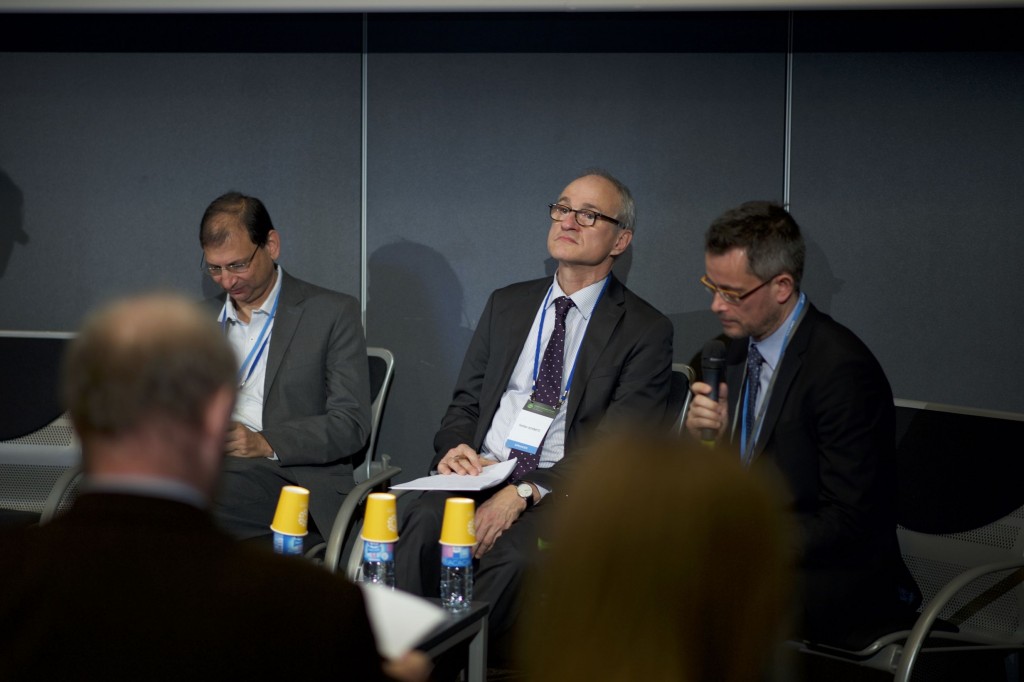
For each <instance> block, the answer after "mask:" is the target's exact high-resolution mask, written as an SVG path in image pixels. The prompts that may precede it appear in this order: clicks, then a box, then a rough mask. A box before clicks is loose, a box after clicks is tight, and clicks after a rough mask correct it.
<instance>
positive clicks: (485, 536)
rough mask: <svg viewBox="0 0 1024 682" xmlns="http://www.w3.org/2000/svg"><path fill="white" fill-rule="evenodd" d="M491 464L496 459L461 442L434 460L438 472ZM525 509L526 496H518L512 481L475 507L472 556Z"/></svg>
mask: <svg viewBox="0 0 1024 682" xmlns="http://www.w3.org/2000/svg"><path fill="white" fill-rule="evenodd" d="M492 464H497V462H495V461H493V460H490V459H484V458H483V457H481V456H480V455H479V454H477V452H476V451H475V450H474V449H473V448H471V447H469V446H468V445H466V444H465V443H463V444H461V445H457V446H455V447H454V448H452V449H451V450H449V451H448V452H446V453H445V455H444V457H442V458H441V461H440V462H438V463H437V472H438V473H439V474H457V475H459V476H478V475H479V474H480V472H481V471H483V470H484V467H486V466H490V465H492ZM525 510H526V500H524V499H522V498H521V497H519V495H518V493H516V488H515V486H513V485H507V486H505V487H504V488H502V489H501V490H499V491H498V492H496V493H495V494H494V495H492V496H491V497H490V499H488V500H487V501H486V502H484V503H483V504H481V505H480V506H479V507H477V510H476V516H475V517H474V521H475V523H476V542H477V544H476V549H475V550H474V551H473V556H474V557H476V558H478V559H479V558H480V557H482V556H483V555H484V554H487V552H489V551H491V548H492V547H494V543H495V542H496V541H497V539H498V538H500V537H501V534H502V533H504V532H505V531H506V530H508V529H509V527H510V526H511V525H512V524H513V523H515V521H516V519H518V518H519V515H520V514H522V513H523V512H524V511H525Z"/></svg>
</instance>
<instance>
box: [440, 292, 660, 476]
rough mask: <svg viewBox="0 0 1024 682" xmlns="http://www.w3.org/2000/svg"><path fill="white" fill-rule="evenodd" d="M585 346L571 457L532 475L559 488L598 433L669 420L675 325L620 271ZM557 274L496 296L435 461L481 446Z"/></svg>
mask: <svg viewBox="0 0 1024 682" xmlns="http://www.w3.org/2000/svg"><path fill="white" fill-rule="evenodd" d="M611 278H612V279H611V282H609V284H608V290H607V291H606V292H605V295H604V296H603V297H602V298H601V300H600V301H599V302H598V304H597V307H596V308H595V309H594V315H593V317H592V319H591V320H590V324H589V325H588V326H587V332H586V335H585V336H584V338H583V343H582V345H581V346H580V353H579V358H578V360H577V364H576V375H575V378H574V379H573V387H572V391H571V392H570V393H569V400H568V404H567V406H566V409H567V410H568V412H567V414H566V422H565V423H566V434H565V456H564V457H563V458H562V460H561V461H559V462H558V463H557V464H555V466H553V467H551V468H549V469H538V470H536V471H535V472H533V473H532V474H530V475H529V476H527V477H526V480H529V481H532V482H534V483H538V484H540V485H543V486H544V487H546V488H548V489H550V490H557V489H558V484H559V482H560V481H563V480H564V479H565V478H566V476H567V475H568V476H569V477H571V471H572V469H573V467H574V466H575V465H576V464H577V463H578V461H577V459H574V457H573V454H574V453H576V452H578V451H579V450H580V449H581V448H583V447H585V446H586V444H587V443H589V442H590V441H591V440H592V438H593V437H594V435H595V433H597V432H599V431H605V432H607V431H611V430H614V429H615V428H616V427H617V425H630V426H633V425H635V424H636V423H637V422H642V423H652V424H653V423H657V424H663V423H664V414H665V407H666V405H667V403H668V391H669V383H670V380H671V375H672V323H671V322H670V321H669V320H668V318H667V317H665V316H664V315H662V314H661V313H660V312H658V311H657V310H655V309H654V308H653V307H652V306H651V305H650V304H648V303H647V302H646V301H644V300H643V299H641V298H640V297H638V296H637V295H636V294H634V293H633V292H631V291H630V290H629V289H627V288H626V287H624V286H623V285H622V283H621V282H619V280H618V279H616V277H615V276H614V275H612V276H611ZM550 285H551V278H550V277H548V278H544V279H538V280H533V281H529V282H520V283H518V284H512V285H510V286H507V287H505V288H503V289H499V290H497V291H495V292H494V293H492V294H491V297H490V299H489V300H488V302H487V306H486V307H485V308H484V312H483V315H481V317H480V321H479V323H478V324H477V328H476V332H475V333H474V334H473V339H472V341H471V342H470V345H469V348H468V350H467V351H466V358H465V360H464V362H463V365H462V370H461V372H460V373H459V378H458V381H457V383H456V385H455V391H454V394H453V396H452V402H451V405H450V406H449V407H448V411H447V413H446V414H445V416H444V419H443V420H442V422H441V429H440V431H438V433H437V435H436V436H435V437H434V450H435V452H436V453H437V454H436V455H435V457H434V461H433V466H434V467H436V466H437V463H438V462H439V461H440V459H441V457H443V456H444V454H445V453H446V452H447V451H448V450H449V449H450V448H453V447H455V446H456V445H459V444H460V443H466V444H468V445H470V446H472V447H473V449H475V450H478V451H479V449H480V447H481V445H482V444H483V441H484V437H485V436H486V434H487V430H488V429H489V428H490V426H491V421H492V420H493V419H494V415H495V413H496V412H497V410H498V404H499V402H500V400H501V396H502V395H503V394H504V393H505V391H506V389H507V388H508V382H509V379H510V378H511V376H512V372H513V370H514V369H515V365H516V361H517V360H518V359H519V354H520V352H521V351H522V349H523V344H525V343H526V337H527V335H528V334H529V332H530V327H531V325H532V324H533V319H534V317H535V316H536V313H537V310H538V309H539V308H540V305H541V303H542V302H543V301H544V296H545V295H546V294H547V291H548V287H549V286H550Z"/></svg>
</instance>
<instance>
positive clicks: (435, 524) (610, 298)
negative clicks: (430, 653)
mask: <svg viewBox="0 0 1024 682" xmlns="http://www.w3.org/2000/svg"><path fill="white" fill-rule="evenodd" d="M549 213H550V218H551V224H550V228H549V231H548V238H547V245H548V251H549V252H550V254H551V256H552V258H554V259H555V260H557V261H558V270H557V272H556V273H555V276H554V278H544V279H538V280H533V281H529V282H521V283H519V284H512V285H510V286H508V287H505V288H503V289H499V290H498V291H495V292H494V293H492V294H491V297H490V300H489V301H488V302H487V306H486V307H485V308H484V311H483V314H482V315H481V317H480V321H479V323H478V324H477V328H476V332H475V333H474V335H473V339H472V341H471V342H470V345H469V349H468V350H467V351H466V357H465V361H464V363H463V366H462V370H461V372H460V374H459V378H458V382H457V384H456V386H455V392H454V395H453V397H452V402H451V405H450V406H449V407H448V411H447V413H446V414H445V416H444V419H443V420H442V423H441V429H440V431H438V433H437V435H436V436H435V438H434V450H435V452H436V456H435V457H434V460H433V466H434V467H435V468H436V469H437V471H438V472H439V473H442V474H449V473H457V474H466V475H474V474H478V473H479V472H480V471H482V468H483V467H485V466H488V465H491V464H494V463H496V462H499V461H505V460H508V459H510V458H515V459H516V460H517V462H518V464H517V465H516V469H515V471H514V472H513V473H512V476H511V478H510V480H509V481H508V483H506V484H502V485H500V486H498V487H497V488H492V489H490V490H488V491H485V492H484V493H483V494H480V495H478V497H477V502H478V509H477V512H476V537H477V541H478V543H479V544H478V545H477V547H476V550H475V557H476V561H477V562H478V566H477V569H476V585H475V591H474V598H476V599H480V600H483V601H487V602H489V603H490V606H491V616H490V634H491V635H492V637H493V638H500V637H502V635H504V634H506V633H507V632H508V631H509V630H510V628H511V627H512V625H513V623H514V621H515V618H516V615H517V614H518V611H519V607H520V604H519V599H518V594H517V592H518V588H519V584H520V581H521V579H522V576H523V572H524V570H525V569H526V568H528V567H529V565H530V564H531V563H533V561H534V560H535V559H536V558H537V557H536V551H537V544H538V542H537V541H538V537H539V528H540V524H541V523H542V521H543V520H544V518H545V517H546V516H547V515H549V514H550V513H551V512H550V511H549V510H551V509H553V508H557V506H558V502H559V499H558V498H559V497H561V496H564V494H565V483H566V481H568V480H571V478H572V477H573V472H574V471H575V469H576V467H577V466H578V465H579V463H580V461H581V458H584V457H586V454H585V452H584V450H585V448H586V446H587V445H588V444H590V443H592V442H594V441H595V440H596V439H597V438H599V437H600V436H601V434H602V433H607V432H611V431H613V430H615V429H617V428H618V427H625V426H635V424H636V422H642V423H645V424H646V423H649V424H658V425H660V424H662V423H663V419H664V415H665V407H666V403H667V400H668V392H669V383H670V376H671V364H672V325H671V323H670V322H669V320H668V318H666V317H665V316H664V315H662V314H661V313H660V312H658V311H657V310H655V309H654V308H653V307H651V306H650V305H649V304H648V303H647V302H645V301H643V300H642V299H641V298H639V297H638V296H637V295H636V294H634V293H633V292H631V291H630V290H629V289H627V288H626V287H625V286H623V285H622V283H620V282H619V280H618V279H616V277H615V275H613V274H612V272H611V270H612V264H613V263H614V262H615V259H616V257H618V256H619V255H620V254H621V253H622V252H623V251H625V250H626V248H627V247H628V246H629V244H630V241H631V240H632V238H633V223H634V216H635V209H634V204H633V198H632V196H631V194H630V192H629V190H628V189H627V188H626V187H625V185H623V184H622V183H621V182H619V181H618V180H616V179H615V178H613V177H612V176H611V175H608V174H607V173H604V172H603V171H595V172H591V173H588V174H586V175H583V176H582V177H579V178H577V179H576V180H574V181H573V182H572V183H570V184H569V186H568V187H566V188H565V189H564V190H563V191H562V193H561V194H560V195H559V198H558V199H557V201H556V202H555V203H553V204H551V205H550V208H549ZM529 420H533V421H534V424H536V423H537V420H540V421H541V423H543V424H545V425H546V426H545V427H544V428H543V429H542V430H541V431H540V434H539V435H542V436H543V439H542V440H541V439H540V438H539V436H538V438H537V439H535V440H533V441H530V440H529V439H526V438H525V437H523V436H521V435H520V434H521V433H522V432H523V431H524V429H523V428H521V425H523V424H524V423H525V422H526V421H529ZM527 430H528V429H527ZM534 433H537V432H534ZM538 441H539V442H538ZM446 497H447V495H446V494H443V493H429V494H426V495H424V496H423V497H421V498H420V499H419V500H417V501H416V503H415V504H414V505H413V506H412V507H411V508H410V509H409V510H408V513H407V514H406V515H405V516H406V518H405V522H404V525H403V527H402V528H401V538H402V539H401V541H400V543H399V544H398V556H397V564H396V574H397V580H398V586H399V587H401V588H403V589H406V590H409V591H411V592H414V593H417V594H422V595H426V596H437V595H438V591H439V580H440V567H439V564H440V550H439V547H438V537H439V534H440V533H439V531H440V521H441V517H442V512H443V505H444V500H445V498H446Z"/></svg>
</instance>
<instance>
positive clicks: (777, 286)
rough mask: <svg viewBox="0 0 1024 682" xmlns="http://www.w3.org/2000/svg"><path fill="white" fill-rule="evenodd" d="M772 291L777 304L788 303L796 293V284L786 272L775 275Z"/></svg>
mask: <svg viewBox="0 0 1024 682" xmlns="http://www.w3.org/2000/svg"><path fill="white" fill-rule="evenodd" d="M773 289H774V293H775V300H776V301H778V302H779V303H785V302H786V301H788V300H789V299H790V297H791V296H793V294H795V293H796V283H795V282H794V281H793V275H791V274H789V273H788V272H783V273H782V274H781V275H776V276H775V282H774V287H773Z"/></svg>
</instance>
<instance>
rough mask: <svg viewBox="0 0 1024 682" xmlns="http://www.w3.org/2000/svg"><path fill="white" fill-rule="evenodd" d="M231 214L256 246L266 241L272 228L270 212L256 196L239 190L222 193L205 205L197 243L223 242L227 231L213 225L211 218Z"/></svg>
mask: <svg viewBox="0 0 1024 682" xmlns="http://www.w3.org/2000/svg"><path fill="white" fill-rule="evenodd" d="M223 214H227V215H233V216H235V218H237V219H238V221H239V222H240V223H241V224H242V225H244V226H245V229H246V230H248V231H249V239H251V240H252V243H253V244H255V245H256V246H264V245H266V243H267V235H269V234H270V231H271V230H273V229H274V223H273V222H271V220H270V214H269V213H268V212H267V207H266V206H264V205H263V202H262V201H260V200H259V199H257V198H256V197H250V196H246V195H245V194H242V193H241V192H227V193H226V194H222V195H220V196H219V197H217V198H216V199H214V200H213V202H212V203H210V205H209V206H207V207H206V211H205V212H204V213H203V219H202V221H200V223H199V245H200V246H203V247H205V246H217V245H218V244H222V243H224V240H225V239H227V237H228V231H227V230H226V229H224V228H220V229H218V228H216V227H214V225H213V224H212V223H213V219H214V218H215V217H216V216H218V215H223Z"/></svg>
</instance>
